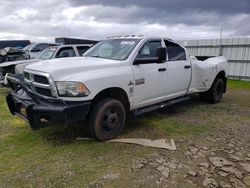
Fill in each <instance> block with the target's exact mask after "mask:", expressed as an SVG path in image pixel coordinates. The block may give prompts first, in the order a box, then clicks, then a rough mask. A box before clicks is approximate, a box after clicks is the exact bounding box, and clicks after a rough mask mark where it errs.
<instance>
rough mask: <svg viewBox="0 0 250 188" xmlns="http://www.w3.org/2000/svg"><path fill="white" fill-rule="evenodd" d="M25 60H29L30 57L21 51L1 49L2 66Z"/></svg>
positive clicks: (9, 48) (0, 60)
mask: <svg viewBox="0 0 250 188" xmlns="http://www.w3.org/2000/svg"><path fill="white" fill-rule="evenodd" d="M24 59H29V57H28V56H27V55H26V54H25V52H24V51H23V50H21V49H18V48H12V47H7V48H3V49H0V64H2V63H4V62H10V61H17V60H24Z"/></svg>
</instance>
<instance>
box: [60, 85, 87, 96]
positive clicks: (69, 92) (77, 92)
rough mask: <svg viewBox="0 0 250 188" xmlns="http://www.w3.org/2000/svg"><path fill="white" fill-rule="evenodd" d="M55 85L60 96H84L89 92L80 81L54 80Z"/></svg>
mask: <svg viewBox="0 0 250 188" xmlns="http://www.w3.org/2000/svg"><path fill="white" fill-rule="evenodd" d="M56 86H57V91H58V95H59V96H61V97H84V96H88V95H89V93H90V92H89V90H88V88H87V87H86V86H85V85H84V84H83V83H81V82H56Z"/></svg>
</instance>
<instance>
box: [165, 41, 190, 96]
mask: <svg viewBox="0 0 250 188" xmlns="http://www.w3.org/2000/svg"><path fill="white" fill-rule="evenodd" d="M164 42H165V45H166V48H167V67H168V79H167V95H168V97H170V98H175V97H179V96H183V95H185V94H186V92H187V90H188V87H189V83H190V80H191V63H190V61H188V60H187V57H186V52H185V49H184V48H183V47H181V46H180V45H179V44H176V43H174V42H171V41H168V40H164Z"/></svg>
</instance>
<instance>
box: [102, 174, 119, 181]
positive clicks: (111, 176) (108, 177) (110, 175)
mask: <svg viewBox="0 0 250 188" xmlns="http://www.w3.org/2000/svg"><path fill="white" fill-rule="evenodd" d="M119 176H120V173H110V174H106V175H105V176H103V177H102V178H103V179H108V180H114V179H117V178H119Z"/></svg>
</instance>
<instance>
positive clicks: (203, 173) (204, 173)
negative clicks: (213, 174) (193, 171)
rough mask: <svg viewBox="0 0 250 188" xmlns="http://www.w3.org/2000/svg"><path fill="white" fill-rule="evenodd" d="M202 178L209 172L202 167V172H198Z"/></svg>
mask: <svg viewBox="0 0 250 188" xmlns="http://www.w3.org/2000/svg"><path fill="white" fill-rule="evenodd" d="M198 172H199V174H200V175H201V176H203V175H207V174H208V173H209V171H208V170H207V168H205V167H200V170H199V171H198Z"/></svg>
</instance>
